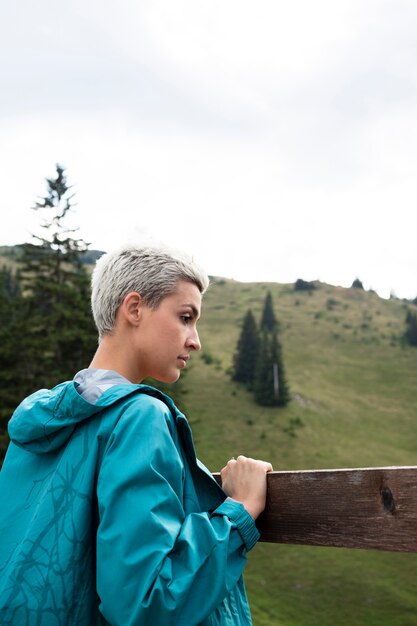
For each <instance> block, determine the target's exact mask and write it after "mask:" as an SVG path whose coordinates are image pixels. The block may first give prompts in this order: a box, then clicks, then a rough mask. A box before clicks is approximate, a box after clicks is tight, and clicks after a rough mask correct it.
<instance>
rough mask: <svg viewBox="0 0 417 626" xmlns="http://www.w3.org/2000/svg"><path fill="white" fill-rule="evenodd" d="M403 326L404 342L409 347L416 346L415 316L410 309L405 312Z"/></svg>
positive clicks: (416, 327) (416, 325)
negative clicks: (404, 327) (404, 326)
mask: <svg viewBox="0 0 417 626" xmlns="http://www.w3.org/2000/svg"><path fill="white" fill-rule="evenodd" d="M405 325H406V330H405V335H404V336H405V340H406V341H407V343H408V344H409V345H410V346H417V315H416V314H415V313H412V312H411V311H410V309H408V311H407V316H406V319H405Z"/></svg>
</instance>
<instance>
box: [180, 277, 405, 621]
mask: <svg viewBox="0 0 417 626" xmlns="http://www.w3.org/2000/svg"><path fill="white" fill-rule="evenodd" d="M267 290H270V291H271V292H272V295H273V298H274V304H275V311H276V314H277V316H278V318H279V320H280V322H281V328H282V330H281V340H282V344H283V351H284V360H285V365H286V371H287V377H288V381H289V384H290V386H291V393H292V397H293V399H292V401H291V403H290V404H289V405H288V406H287V407H286V408H285V409H275V408H274V409H266V408H261V407H259V406H257V405H255V404H254V402H253V400H252V397H251V395H250V394H249V393H248V392H246V391H245V390H244V389H243V388H242V387H241V386H240V385H238V384H236V383H233V382H231V380H230V376H229V375H228V373H227V371H228V369H229V368H230V365H231V362H232V355H233V352H234V348H235V345H236V341H237V337H238V334H239V328H240V327H239V325H240V323H241V320H242V317H243V315H244V313H245V312H246V310H247V309H248V308H251V309H252V311H253V313H254V314H255V316H256V317H257V319H259V317H260V312H261V309H262V304H263V300H264V297H265V294H266V291H267ZM405 306H406V305H405V303H404V302H401V301H398V300H389V301H387V300H382V299H380V298H379V297H378V296H377V295H376V294H374V293H370V292H365V291H362V290H358V289H342V288H337V287H331V286H328V285H323V284H319V285H318V288H317V290H316V291H314V292H312V293H307V292H296V291H294V289H293V286H292V285H288V286H285V285H276V284H261V283H257V284H243V283H237V282H233V281H225V280H217V281H215V282H214V284H213V285H212V287H211V288H210V290H209V292H208V293H207V295H206V297H205V301H204V305H203V317H202V320H201V322H200V335H201V339H202V343H203V350H202V353H200V354H199V355H196V356H195V357H194V359H193V361H194V363H193V365H192V367H191V368H190V371H189V372H188V373H187V377H186V381H187V389H188V393H187V396H186V402H187V408H188V414H189V418H190V421H191V424H192V426H193V431H194V436H195V440H196V446H197V451H198V454H199V456H200V458H201V459H202V460H203V462H205V463H206V465H208V466H209V467H210V468H211V469H212V470H218V469H220V468H221V467H222V465H224V463H225V461H226V460H227V459H229V458H230V457H231V456H236V455H237V454H239V453H243V454H246V455H249V456H254V457H258V458H265V459H268V460H271V462H272V463H273V465H274V467H275V469H307V468H310V469H311V468H336V467H367V466H383V465H408V464H410V465H414V464H417V409H416V407H417V349H415V348H410V347H406V346H404V345H403V343H402V341H401V336H402V334H403V332H404V320H405ZM291 424H293V425H294V424H295V425H297V424H298V427H296V428H294V426H293V427H291ZM246 580H247V585H248V593H249V596H250V600H251V606H252V611H253V618H254V624H255V626H267V625H268V626H271V625H277V626H278V625H285V626H316V625H317V626H327V625H329V626H330V625H331V626H335V625H338V626H347V625H352V626H353V625H355V626H356V625H359V624H364V625H365V624H366V625H369V626H370V625H375V626H377V625H378V626H383V625H387V626H388V625H390V626H394V625H398V626H411V625H417V591H416V587H417V555H414V554H393V553H380V552H375V551H360V550H344V549H331V548H307V547H300V546H280V545H261V544H260V545H258V546H257V547H256V548H255V550H254V551H253V553H252V554H251V555H250V557H249V563H248V567H247V570H246Z"/></svg>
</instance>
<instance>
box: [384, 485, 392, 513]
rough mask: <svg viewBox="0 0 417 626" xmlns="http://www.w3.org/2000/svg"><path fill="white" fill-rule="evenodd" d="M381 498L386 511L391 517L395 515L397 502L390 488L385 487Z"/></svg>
mask: <svg viewBox="0 0 417 626" xmlns="http://www.w3.org/2000/svg"><path fill="white" fill-rule="evenodd" d="M381 498H382V504H383V506H384V509H385V510H386V511H387V513H391V515H394V514H395V500H394V496H393V495H392V491H391V489H390V488H389V487H387V486H385V487H382V489H381Z"/></svg>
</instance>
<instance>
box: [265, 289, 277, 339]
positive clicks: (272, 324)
mask: <svg viewBox="0 0 417 626" xmlns="http://www.w3.org/2000/svg"><path fill="white" fill-rule="evenodd" d="M274 330H278V320H277V318H276V317H275V313H274V305H273V303H272V295H271V292H270V291H268V293H267V294H266V296H265V302H264V308H263V311H262V317H261V331H266V332H272V331H274Z"/></svg>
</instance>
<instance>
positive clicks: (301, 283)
mask: <svg viewBox="0 0 417 626" xmlns="http://www.w3.org/2000/svg"><path fill="white" fill-rule="evenodd" d="M315 289H316V285H315V284H314V283H312V282H308V281H306V280H303V279H302V278H297V280H296V281H295V283H294V290H295V291H314V290H315Z"/></svg>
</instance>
